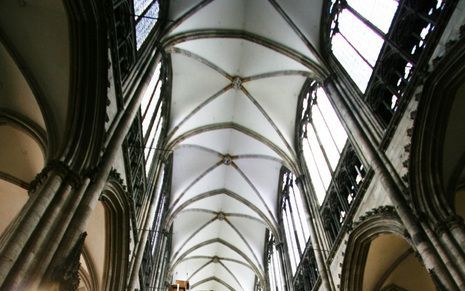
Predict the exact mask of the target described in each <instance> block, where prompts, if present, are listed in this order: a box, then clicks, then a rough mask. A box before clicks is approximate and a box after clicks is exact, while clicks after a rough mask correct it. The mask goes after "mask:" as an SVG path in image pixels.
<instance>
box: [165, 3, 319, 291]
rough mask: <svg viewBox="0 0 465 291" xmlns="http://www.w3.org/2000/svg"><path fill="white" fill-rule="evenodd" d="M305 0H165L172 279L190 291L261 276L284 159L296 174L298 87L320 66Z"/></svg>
mask: <svg viewBox="0 0 465 291" xmlns="http://www.w3.org/2000/svg"><path fill="white" fill-rule="evenodd" d="M313 2H314V3H308V1H300V0H299V1H298V0H293V1H287V0H286V1H284V0H281V1H277V0H236V1H230V0H213V1H211V0H209V1H171V2H170V5H171V7H170V19H171V20H173V22H172V23H171V25H170V26H169V28H168V33H167V34H166V36H165V37H164V38H163V40H162V43H163V46H164V50H165V52H166V53H167V54H169V56H170V58H168V59H170V64H168V65H170V66H171V72H172V76H171V77H172V92H171V98H172V99H171V115H170V118H171V120H170V129H169V133H168V148H169V149H170V150H172V151H173V176H172V186H171V202H170V209H169V212H168V217H167V220H166V225H165V228H166V229H170V228H171V227H172V230H173V237H172V251H171V263H170V270H169V271H170V272H169V273H170V276H172V277H170V278H168V279H169V280H171V279H181V280H186V279H187V280H189V281H190V283H191V290H253V287H254V284H255V282H259V283H260V284H262V285H263V286H265V283H264V282H265V280H264V276H265V274H264V257H263V256H264V244H265V231H266V229H269V230H270V231H271V232H272V233H274V234H275V236H276V237H277V238H278V239H279V234H278V232H277V217H278V216H277V208H278V205H277V204H278V201H277V192H278V180H279V173H280V169H281V167H282V166H286V167H287V168H289V169H291V170H292V171H293V172H295V173H296V174H297V175H298V174H299V170H298V166H297V164H298V163H297V156H296V151H295V147H294V136H295V116H296V108H297V99H298V95H299V93H300V91H301V88H302V86H303V84H304V82H305V81H306V80H307V79H308V78H313V79H323V78H324V76H325V69H324V67H322V65H321V62H320V59H319V57H318V55H319V54H318V51H317V50H316V49H315V47H318V45H319V44H318V38H319V34H318V32H319V23H320V13H321V7H322V3H321V1H318V0H315V1H313ZM291 19H292V21H291Z"/></svg>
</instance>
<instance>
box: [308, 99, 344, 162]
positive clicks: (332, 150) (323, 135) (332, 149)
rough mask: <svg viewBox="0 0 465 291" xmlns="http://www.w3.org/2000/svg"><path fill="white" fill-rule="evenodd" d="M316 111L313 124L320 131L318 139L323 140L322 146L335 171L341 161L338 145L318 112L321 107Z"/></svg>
mask: <svg viewBox="0 0 465 291" xmlns="http://www.w3.org/2000/svg"><path fill="white" fill-rule="evenodd" d="M314 107H315V110H313V123H314V124H315V127H316V128H317V131H318V137H319V138H320V140H321V144H322V145H323V147H324V151H325V154H326V156H327V158H328V160H329V163H330V165H331V168H332V169H333V170H334V169H335V168H336V165H337V162H338V160H339V153H338V149H337V148H336V145H335V143H334V141H333V139H332V138H331V133H330V131H329V128H328V127H327V126H326V123H325V120H324V119H323V116H322V115H321V113H320V110H318V107H319V106H315V105H314Z"/></svg>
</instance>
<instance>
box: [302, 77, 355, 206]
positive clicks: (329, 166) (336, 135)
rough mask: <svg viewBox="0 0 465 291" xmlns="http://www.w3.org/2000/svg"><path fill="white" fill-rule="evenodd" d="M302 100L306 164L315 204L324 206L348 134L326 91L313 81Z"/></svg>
mask: <svg viewBox="0 0 465 291" xmlns="http://www.w3.org/2000/svg"><path fill="white" fill-rule="evenodd" d="M304 94H305V95H304V98H303V100H302V111H301V116H300V118H301V128H300V130H301V133H300V136H301V138H302V147H303V152H304V158H305V162H306V164H307V168H308V171H309V174H310V177H311V180H312V184H313V188H314V190H315V194H316V196H317V198H318V201H319V202H320V204H321V203H323V201H324V199H325V196H326V192H327V190H328V188H329V185H330V184H331V179H332V177H333V174H334V171H335V169H336V167H337V164H338V162H339V158H340V156H341V152H342V151H343V149H344V145H345V144H346V141H347V134H346V132H345V130H344V128H343V127H342V124H341V123H340V121H339V118H338V117H337V115H336V113H335V112H334V109H333V107H332V105H331V103H329V100H328V96H326V93H325V91H324V90H323V89H322V88H321V87H320V86H319V85H318V83H317V82H315V81H313V82H311V83H310V84H308V86H307V88H306V90H305V92H304Z"/></svg>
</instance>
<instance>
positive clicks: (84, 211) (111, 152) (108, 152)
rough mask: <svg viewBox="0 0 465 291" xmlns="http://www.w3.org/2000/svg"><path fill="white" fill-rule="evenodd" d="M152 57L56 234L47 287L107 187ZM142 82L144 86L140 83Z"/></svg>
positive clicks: (155, 60) (152, 66)
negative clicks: (66, 220) (61, 230)
mask: <svg viewBox="0 0 465 291" xmlns="http://www.w3.org/2000/svg"><path fill="white" fill-rule="evenodd" d="M153 54H154V55H153V56H152V58H151V59H150V66H149V69H148V70H147V71H145V74H144V76H143V77H141V79H140V80H138V81H139V82H138V83H137V84H139V86H138V87H137V90H136V91H135V92H133V97H132V98H131V99H130V102H129V103H128V105H127V106H126V107H125V108H124V109H123V111H122V113H121V115H120V117H118V118H117V119H116V120H117V122H118V123H117V126H116V128H115V130H114V132H113V133H112V135H111V136H110V137H109V142H108V144H107V147H106V149H105V152H104V154H103V156H102V159H101V162H100V164H99V165H98V167H97V168H96V169H95V171H94V173H93V175H92V179H91V180H90V183H89V185H88V187H86V188H85V190H84V191H83V194H82V199H81V200H80V202H79V203H78V205H77V209H76V210H75V211H74V212H73V213H72V219H71V221H70V222H69V224H68V226H67V229H66V232H65V234H64V235H63V236H62V237H56V238H55V239H56V240H57V241H58V242H59V247H58V249H57V251H56V253H55V254H54V256H53V259H52V261H51V263H50V265H49V266H48V268H47V271H46V274H45V279H44V281H45V282H43V284H44V286H45V285H47V284H48V283H47V282H54V281H56V279H55V277H56V274H57V272H58V273H59V269H60V268H61V267H62V266H63V265H64V264H66V260H67V257H68V255H69V254H70V253H71V251H72V248H73V246H74V245H75V244H76V242H77V241H78V240H79V237H80V236H81V234H82V233H84V232H85V230H86V223H87V219H88V218H89V216H90V215H91V214H92V211H93V210H94V208H95V206H96V205H97V202H98V199H99V197H100V194H101V192H102V190H103V188H104V187H105V184H106V181H107V178H108V175H109V173H110V171H111V169H112V165H113V163H114V161H115V159H116V157H117V153H118V151H119V149H120V148H121V145H122V143H123V141H124V138H125V137H126V135H127V133H128V131H129V128H130V126H131V124H132V122H133V120H134V118H135V116H136V114H137V112H138V110H139V106H140V102H141V101H142V97H143V94H142V93H143V90H144V89H145V87H146V86H147V84H148V80H149V79H150V77H151V75H152V73H153V71H154V70H155V66H156V64H157V63H158V62H159V60H160V54H159V53H158V52H153ZM141 84H142V85H141Z"/></svg>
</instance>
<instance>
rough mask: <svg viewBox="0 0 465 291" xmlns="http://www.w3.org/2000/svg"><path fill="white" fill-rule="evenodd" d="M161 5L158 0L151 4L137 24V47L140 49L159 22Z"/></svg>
mask: <svg viewBox="0 0 465 291" xmlns="http://www.w3.org/2000/svg"><path fill="white" fill-rule="evenodd" d="M159 10H160V7H159V5H158V2H155V3H153V4H152V6H150V8H149V10H148V11H147V13H146V14H144V15H143V16H142V17H141V18H140V20H139V21H138V22H137V24H136V47H137V49H139V48H140V47H141V46H142V44H143V43H144V41H145V39H146V38H147V36H148V35H149V34H150V32H151V31H152V29H153V28H154V27H155V24H156V23H157V18H158V13H159Z"/></svg>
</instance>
